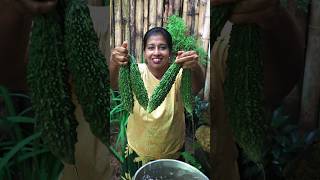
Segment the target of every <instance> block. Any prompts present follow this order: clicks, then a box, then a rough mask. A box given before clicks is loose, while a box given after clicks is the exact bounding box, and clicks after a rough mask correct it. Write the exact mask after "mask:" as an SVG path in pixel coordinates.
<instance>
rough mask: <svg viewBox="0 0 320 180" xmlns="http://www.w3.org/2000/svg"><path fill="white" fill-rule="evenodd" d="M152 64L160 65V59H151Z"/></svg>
mask: <svg viewBox="0 0 320 180" xmlns="http://www.w3.org/2000/svg"><path fill="white" fill-rule="evenodd" d="M152 62H153V63H154V64H160V63H161V59H160V58H153V59H152Z"/></svg>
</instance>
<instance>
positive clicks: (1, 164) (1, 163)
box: [0, 133, 40, 171]
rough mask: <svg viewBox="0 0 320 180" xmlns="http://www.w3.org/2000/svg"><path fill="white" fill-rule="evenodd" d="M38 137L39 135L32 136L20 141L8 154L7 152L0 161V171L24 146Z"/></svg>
mask: <svg viewBox="0 0 320 180" xmlns="http://www.w3.org/2000/svg"><path fill="white" fill-rule="evenodd" d="M39 137H40V133H36V134H33V135H31V136H29V137H27V138H25V139H24V140H22V141H20V142H19V143H18V144H17V145H16V146H14V147H13V148H12V149H11V150H10V151H9V152H7V153H6V154H5V155H4V157H3V158H1V161H0V171H1V170H2V169H3V168H4V167H5V166H6V164H8V161H9V160H10V159H11V158H12V157H13V156H14V155H15V154H16V153H17V152H18V151H20V150H21V149H22V148H23V147H24V146H25V145H27V144H29V143H30V142H31V141H33V140H35V139H37V138H39Z"/></svg>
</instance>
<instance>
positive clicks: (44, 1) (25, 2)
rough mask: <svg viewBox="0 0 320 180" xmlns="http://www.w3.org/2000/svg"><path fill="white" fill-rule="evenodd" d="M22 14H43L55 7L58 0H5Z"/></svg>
mask: <svg viewBox="0 0 320 180" xmlns="http://www.w3.org/2000/svg"><path fill="white" fill-rule="evenodd" d="M5 1H6V3H7V4H9V5H11V6H13V7H15V8H16V9H17V11H18V12H19V13H21V14H24V15H37V14H44V13H47V12H49V11H51V10H52V9H54V8H55V7H56V4H57V1H58V0H5Z"/></svg>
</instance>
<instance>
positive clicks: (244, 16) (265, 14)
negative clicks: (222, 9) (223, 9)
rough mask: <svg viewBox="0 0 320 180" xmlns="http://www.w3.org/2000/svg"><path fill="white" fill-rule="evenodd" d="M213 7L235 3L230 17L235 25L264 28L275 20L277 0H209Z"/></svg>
mask: <svg viewBox="0 0 320 180" xmlns="http://www.w3.org/2000/svg"><path fill="white" fill-rule="evenodd" d="M211 3H212V4H213V5H220V4H227V3H236V5H235V8H234V10H233V12H232V15H231V17H230V21H231V22H233V23H235V24H242V23H257V24H258V25H260V26H265V25H266V23H267V22H268V21H269V20H270V19H273V18H276V16H277V13H278V10H279V7H280V6H279V4H280V2H279V0H211Z"/></svg>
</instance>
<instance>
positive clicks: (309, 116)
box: [300, 0, 320, 132]
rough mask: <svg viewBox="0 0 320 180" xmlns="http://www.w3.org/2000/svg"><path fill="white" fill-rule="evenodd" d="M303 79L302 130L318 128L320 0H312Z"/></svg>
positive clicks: (319, 99)
mask: <svg viewBox="0 0 320 180" xmlns="http://www.w3.org/2000/svg"><path fill="white" fill-rule="evenodd" d="M308 31H309V32H308V43H307V51H306V64H305V72H304V79H303V91H302V100H301V114H300V125H301V130H302V132H305V131H309V130H314V129H316V128H317V124H318V122H317V121H318V118H319V117H318V115H319V101H320V71H319V69H320V51H319V50H320V1H318V0H312V1H311V6H310V21H309V30H308Z"/></svg>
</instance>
